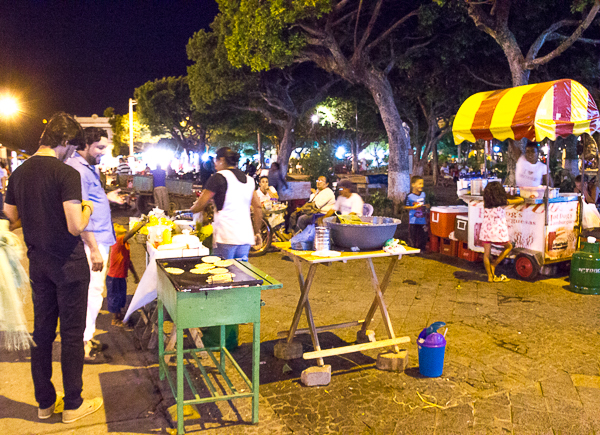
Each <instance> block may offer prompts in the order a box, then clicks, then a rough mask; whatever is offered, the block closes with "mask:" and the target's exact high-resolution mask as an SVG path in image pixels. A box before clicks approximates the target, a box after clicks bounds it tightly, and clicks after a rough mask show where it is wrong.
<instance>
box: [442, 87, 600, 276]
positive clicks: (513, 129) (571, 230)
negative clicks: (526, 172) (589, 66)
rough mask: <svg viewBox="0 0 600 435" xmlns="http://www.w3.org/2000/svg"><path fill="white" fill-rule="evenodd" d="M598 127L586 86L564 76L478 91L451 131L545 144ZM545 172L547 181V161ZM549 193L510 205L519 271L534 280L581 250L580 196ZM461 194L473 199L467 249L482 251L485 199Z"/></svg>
mask: <svg viewBox="0 0 600 435" xmlns="http://www.w3.org/2000/svg"><path fill="white" fill-rule="evenodd" d="M599 130H600V114H599V112H598V107H597V106H596V103H595V101H594V99H593V98H592V96H591V95H590V93H589V92H588V90H587V89H586V88H585V87H584V86H583V85H581V84H580V83H578V82H576V81H575V80H570V79H563V80H555V81H551V82H545V83H537V84H532V85H526V86H518V87H514V88H508V89H500V90H496V91H488V92H480V93H477V94H474V95H472V96H470V97H469V98H468V99H467V100H466V101H465V102H464V103H463V104H462V106H461V107H460V109H459V110H458V112H457V114H456V118H455V120H454V125H453V128H452V133H453V135H454V141H455V143H456V144H459V143H462V142H464V141H469V142H475V141H476V140H480V139H481V140H484V141H486V142H488V141H491V140H492V139H497V140H500V141H503V140H506V139H514V140H520V139H523V138H526V139H529V140H530V141H533V142H545V141H548V140H551V141H554V140H556V138H557V137H559V136H560V137H563V138H564V137H567V136H570V135H575V136H580V135H582V134H584V133H587V134H589V135H592V134H593V133H595V132H596V131H599ZM546 173H547V178H548V179H549V175H550V163H549V159H546ZM549 193H550V192H549V188H548V187H547V186H546V188H545V193H544V195H543V198H525V203H523V204H519V205H515V206H510V207H508V208H507V213H506V218H507V224H508V229H509V235H510V238H511V241H512V243H513V246H514V249H513V253H512V255H513V256H516V258H515V270H516V272H517V274H518V275H519V276H520V277H522V278H525V279H533V278H535V276H537V274H538V272H539V271H540V268H541V267H543V266H544V265H547V264H552V263H556V262H560V261H567V260H569V259H570V258H571V255H572V254H573V253H574V252H575V250H576V249H577V243H578V238H579V233H580V231H581V210H582V202H581V201H582V199H581V198H580V197H579V196H578V195H576V194H559V195H556V197H555V198H551V197H550V196H551V195H550V194H549ZM522 196H523V195H522ZM461 198H462V199H464V200H465V201H466V202H468V203H469V216H468V217H469V235H468V237H469V249H472V250H475V251H480V252H481V251H483V245H482V244H481V243H480V242H479V237H478V235H479V228H480V227H481V222H482V220H483V197H482V196H472V195H465V196H461Z"/></svg>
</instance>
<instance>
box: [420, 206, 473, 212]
mask: <svg viewBox="0 0 600 435" xmlns="http://www.w3.org/2000/svg"><path fill="white" fill-rule="evenodd" d="M430 210H431V211H435V212H437V213H468V212H469V207H467V206H466V205H448V206H444V207H431V209H430Z"/></svg>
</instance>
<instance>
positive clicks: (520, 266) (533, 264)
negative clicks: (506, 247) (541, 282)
mask: <svg viewBox="0 0 600 435" xmlns="http://www.w3.org/2000/svg"><path fill="white" fill-rule="evenodd" d="M515 272H516V273H517V275H518V276H519V277H520V278H523V279H525V280H527V281H533V280H534V279H535V278H536V277H537V276H538V273H539V272H540V265H539V264H538V262H537V260H536V259H535V258H533V257H532V256H531V255H527V254H519V255H517V258H516V259H515Z"/></svg>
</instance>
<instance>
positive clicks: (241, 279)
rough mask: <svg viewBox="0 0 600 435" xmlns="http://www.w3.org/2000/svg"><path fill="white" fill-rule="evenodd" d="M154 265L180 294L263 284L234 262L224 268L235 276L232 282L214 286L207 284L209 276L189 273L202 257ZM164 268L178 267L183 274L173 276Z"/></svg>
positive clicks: (200, 261)
mask: <svg viewBox="0 0 600 435" xmlns="http://www.w3.org/2000/svg"><path fill="white" fill-rule="evenodd" d="M156 263H157V265H158V268H159V269H161V270H162V273H164V274H165V275H166V276H167V277H168V278H169V280H170V281H171V283H172V284H173V287H174V288H175V290H176V291H180V292H191V293H197V292H201V291H208V290H223V289H228V288H235V287H252V286H256V285H261V284H262V283H263V280H262V279H259V278H257V277H256V276H252V275H250V274H249V273H248V271H246V270H244V268H243V266H242V267H240V265H239V263H238V262H237V261H235V260H234V263H233V264H232V265H231V266H229V267H226V269H227V270H228V271H229V272H231V273H233V274H235V276H234V277H233V281H232V282H226V283H215V284H211V283H209V282H207V279H208V277H209V276H210V274H207V275H196V274H193V273H191V272H190V270H191V269H193V268H194V266H196V264H198V263H202V257H186V258H172V259H159V260H156ZM166 267H178V268H180V269H183V270H184V272H183V273H182V274H181V275H173V274H170V273H168V272H167V271H166V270H165V268H166Z"/></svg>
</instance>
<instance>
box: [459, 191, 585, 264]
mask: <svg viewBox="0 0 600 435" xmlns="http://www.w3.org/2000/svg"><path fill="white" fill-rule="evenodd" d="M578 204H579V203H578V202H577V201H569V202H556V203H550V204H548V207H549V210H548V226H547V227H545V225H544V213H545V205H544V204H529V203H523V204H516V205H508V206H506V208H505V210H506V223H507V225H508V235H509V237H510V241H511V242H512V243H513V245H514V247H515V248H525V249H530V250H532V251H537V252H544V258H545V259H547V260H559V259H561V258H570V257H571V256H572V255H573V253H574V252H575V251H576V250H577V232H576V228H575V227H576V225H577V221H578V216H577V207H578ZM482 222H483V201H469V249H471V250H472V251H477V252H483V243H482V242H481V241H480V240H479V232H480V230H481V224H482Z"/></svg>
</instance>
